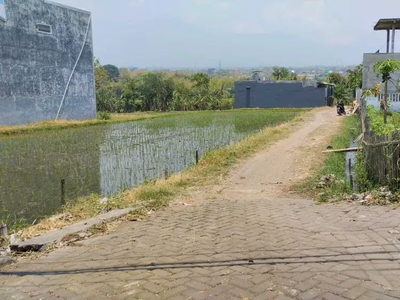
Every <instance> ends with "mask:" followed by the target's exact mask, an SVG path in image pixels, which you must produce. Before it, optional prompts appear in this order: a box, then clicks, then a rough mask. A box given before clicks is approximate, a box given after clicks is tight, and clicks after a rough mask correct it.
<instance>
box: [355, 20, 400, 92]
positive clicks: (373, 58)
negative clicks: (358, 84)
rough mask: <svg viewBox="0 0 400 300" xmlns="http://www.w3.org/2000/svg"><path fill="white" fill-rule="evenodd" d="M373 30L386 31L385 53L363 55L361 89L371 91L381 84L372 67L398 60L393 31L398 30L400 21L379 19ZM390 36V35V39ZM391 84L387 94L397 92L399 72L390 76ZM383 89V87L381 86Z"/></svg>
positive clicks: (398, 55) (399, 55) (399, 54)
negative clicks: (390, 60)
mask: <svg viewBox="0 0 400 300" xmlns="http://www.w3.org/2000/svg"><path fill="white" fill-rule="evenodd" d="M374 29H375V30H379V31H381V30H383V31H386V34H387V36H386V53H380V52H379V53H364V59H363V87H362V88H363V89H371V88H373V87H374V86H375V85H376V84H378V83H381V82H382V78H379V77H378V76H376V74H375V72H374V65H375V63H377V62H378V61H384V60H388V59H396V60H400V53H398V52H397V53H396V52H395V48H394V46H395V31H396V30H398V29H400V19H381V20H379V21H378V23H377V24H376V25H375V27H374ZM390 34H392V36H391V38H390ZM391 77H392V79H391V80H392V82H393V83H394V84H392V83H391V84H389V85H388V91H389V92H392V93H394V92H398V88H399V81H400V71H397V72H395V73H394V74H392V76H391ZM382 88H383V86H382Z"/></svg>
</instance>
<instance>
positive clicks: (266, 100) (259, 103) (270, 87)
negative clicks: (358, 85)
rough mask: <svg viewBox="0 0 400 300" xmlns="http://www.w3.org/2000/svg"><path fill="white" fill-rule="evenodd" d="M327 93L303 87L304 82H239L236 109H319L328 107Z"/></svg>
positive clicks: (236, 90)
mask: <svg viewBox="0 0 400 300" xmlns="http://www.w3.org/2000/svg"><path fill="white" fill-rule="evenodd" d="M248 88H249V89H248ZM326 93H327V89H325V88H321V89H319V88H316V87H314V86H306V87H303V83H302V82H265V81H261V82H257V81H238V82H236V83H235V107H236V108H254V107H259V108H278V107H279V108H285V107H294V108H301V107H319V106H324V105H326V96H327V94H326Z"/></svg>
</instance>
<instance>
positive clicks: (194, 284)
mask: <svg viewBox="0 0 400 300" xmlns="http://www.w3.org/2000/svg"><path fill="white" fill-rule="evenodd" d="M399 217H400V212H399V211H398V210H393V209H391V208H385V207H363V206H359V205H353V204H340V205H334V206H333V205H323V206H318V205H314V204H313V203H312V202H311V201H308V200H267V199H258V200H257V199H253V200H227V199H219V200H213V201H209V202H203V203H202V204H199V205H193V206H185V207H183V206H174V207H171V208H169V209H167V210H165V211H160V212H157V213H155V214H154V215H153V216H151V217H150V218H149V219H148V220H146V221H144V222H142V223H129V222H128V223H124V224H122V225H121V227H120V228H119V230H118V232H116V233H113V234H111V235H108V236H101V237H96V238H93V239H89V240H86V241H84V242H81V244H82V246H81V247H70V248H64V249H59V250H57V251H55V252H53V253H51V254H50V255H48V256H47V257H42V258H40V259H38V260H36V261H30V262H22V263H19V264H17V265H16V266H15V267H9V268H7V269H6V270H5V271H4V272H3V273H2V275H1V277H0V282H1V284H0V294H1V295H2V296H1V297H0V298H1V299H95V300H100V299H174V300H180V299H193V300H194V299H224V300H225V299H240V300H243V299H252V300H258V299H261V300H265V299H366V300H367V299H400V263H399V262H400V251H399V244H400V241H399V240H398V239H399V238H400V235H399V234H398V231H399V230H400V225H399V223H400V221H399V220H400V218H399ZM396 245H397V246H396Z"/></svg>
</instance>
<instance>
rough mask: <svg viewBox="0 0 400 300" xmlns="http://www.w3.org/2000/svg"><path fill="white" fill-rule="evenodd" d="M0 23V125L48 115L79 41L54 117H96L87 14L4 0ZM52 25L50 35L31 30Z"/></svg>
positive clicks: (40, 0)
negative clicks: (58, 112) (3, 19)
mask: <svg viewBox="0 0 400 300" xmlns="http://www.w3.org/2000/svg"><path fill="white" fill-rule="evenodd" d="M5 12H6V22H1V21H0V124H7V125H11V124H24V123H29V122H35V121H41V120H49V119H54V118H55V117H56V114H57V111H58V108H59V105H60V103H61V100H62V97H63V93H64V90H65V88H66V85H67V82H68V79H69V77H70V75H71V73H72V70H73V67H74V65H75V62H76V61H77V59H78V57H79V53H80V51H81V48H82V46H83V45H85V46H84V49H83V53H82V56H81V58H80V59H79V62H78V65H77V68H76V70H75V73H74V75H73V77H72V80H71V84H70V86H69V89H68V92H67V96H66V98H65V101H64V105H63V107H62V109H61V113H60V119H88V118H94V117H95V116H96V99H95V86H94V68H93V44H92V28H91V24H90V25H89V33H88V37H87V39H86V41H85V34H86V31H87V26H88V24H89V23H88V22H89V18H90V13H89V12H86V11H82V10H78V9H74V8H69V7H66V6H64V5H59V4H55V3H53V2H50V1H45V0H5ZM37 23H46V24H49V25H51V26H52V34H47V33H41V32H38V31H37V28H36V24H37Z"/></svg>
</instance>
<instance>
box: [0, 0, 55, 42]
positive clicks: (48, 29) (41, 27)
mask: <svg viewBox="0 0 400 300" xmlns="http://www.w3.org/2000/svg"><path fill="white" fill-rule="evenodd" d="M0 1H1V0H0ZM36 28H37V30H38V31H39V32H43V33H49V34H51V33H52V32H53V29H52V28H51V25H47V24H43V23H38V24H36Z"/></svg>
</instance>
